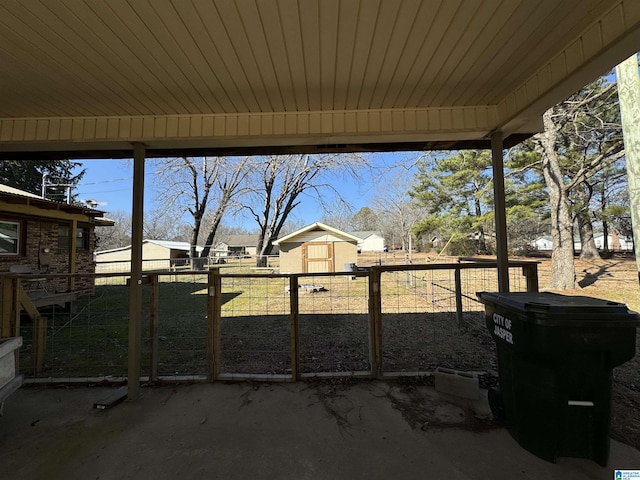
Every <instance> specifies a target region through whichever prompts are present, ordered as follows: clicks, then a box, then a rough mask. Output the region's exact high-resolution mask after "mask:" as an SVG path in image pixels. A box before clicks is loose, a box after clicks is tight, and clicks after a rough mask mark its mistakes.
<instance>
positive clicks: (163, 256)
mask: <svg viewBox="0 0 640 480" xmlns="http://www.w3.org/2000/svg"><path fill="white" fill-rule="evenodd" d="M189 249H190V245H189V242H171V241H166V240H143V241H142V268H143V270H168V269H171V268H172V267H176V266H183V265H188V264H189ZM196 251H197V252H201V251H202V247H196ZM96 262H97V263H96V268H97V270H98V271H100V272H114V271H118V272H121V271H127V272H128V271H130V270H131V245H128V246H126V247H121V248H113V249H111V250H103V251H100V252H96Z"/></svg>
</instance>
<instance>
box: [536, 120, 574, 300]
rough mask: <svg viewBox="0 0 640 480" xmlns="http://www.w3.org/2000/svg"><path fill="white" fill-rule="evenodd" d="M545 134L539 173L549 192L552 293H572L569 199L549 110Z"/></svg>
mask: <svg viewBox="0 0 640 480" xmlns="http://www.w3.org/2000/svg"><path fill="white" fill-rule="evenodd" d="M543 120H544V130H545V131H544V133H542V134H540V137H539V138H540V144H541V146H542V170H543V173H544V179H545V182H546V184H547V189H548V191H549V203H550V206H551V237H552V238H553V253H552V254H551V281H550V282H549V285H548V288H549V289H551V290H573V289H575V288H578V284H577V282H576V272H575V265H574V260H573V225H572V221H571V215H570V214H569V199H568V196H567V191H566V188H565V184H564V181H563V178H562V173H561V171H560V166H559V163H558V155H557V153H556V150H555V144H556V127H555V125H554V123H553V119H552V110H547V111H546V112H545V113H544V115H543Z"/></svg>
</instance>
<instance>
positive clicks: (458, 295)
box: [455, 267, 464, 328]
mask: <svg viewBox="0 0 640 480" xmlns="http://www.w3.org/2000/svg"><path fill="white" fill-rule="evenodd" d="M455 282H456V316H457V317H458V327H460V328H461V327H463V326H464V315H463V313H462V279H461V275H460V267H458V268H456V269H455Z"/></svg>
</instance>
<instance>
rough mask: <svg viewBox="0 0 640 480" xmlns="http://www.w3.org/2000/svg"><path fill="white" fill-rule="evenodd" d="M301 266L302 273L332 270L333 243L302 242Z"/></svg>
mask: <svg viewBox="0 0 640 480" xmlns="http://www.w3.org/2000/svg"><path fill="white" fill-rule="evenodd" d="M302 268H303V271H304V273H318V272H334V271H335V269H334V261H333V243H315V242H310V243H303V244H302Z"/></svg>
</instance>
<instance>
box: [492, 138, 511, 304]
mask: <svg viewBox="0 0 640 480" xmlns="http://www.w3.org/2000/svg"><path fill="white" fill-rule="evenodd" d="M502 151H503V145H502V132H499V131H498V132H493V133H492V134H491V159H492V164H493V197H494V214H495V222H496V256H497V261H498V290H499V291H500V292H508V291H509V256H508V253H507V210H506V202H505V195H504V160H503V157H502Z"/></svg>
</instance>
